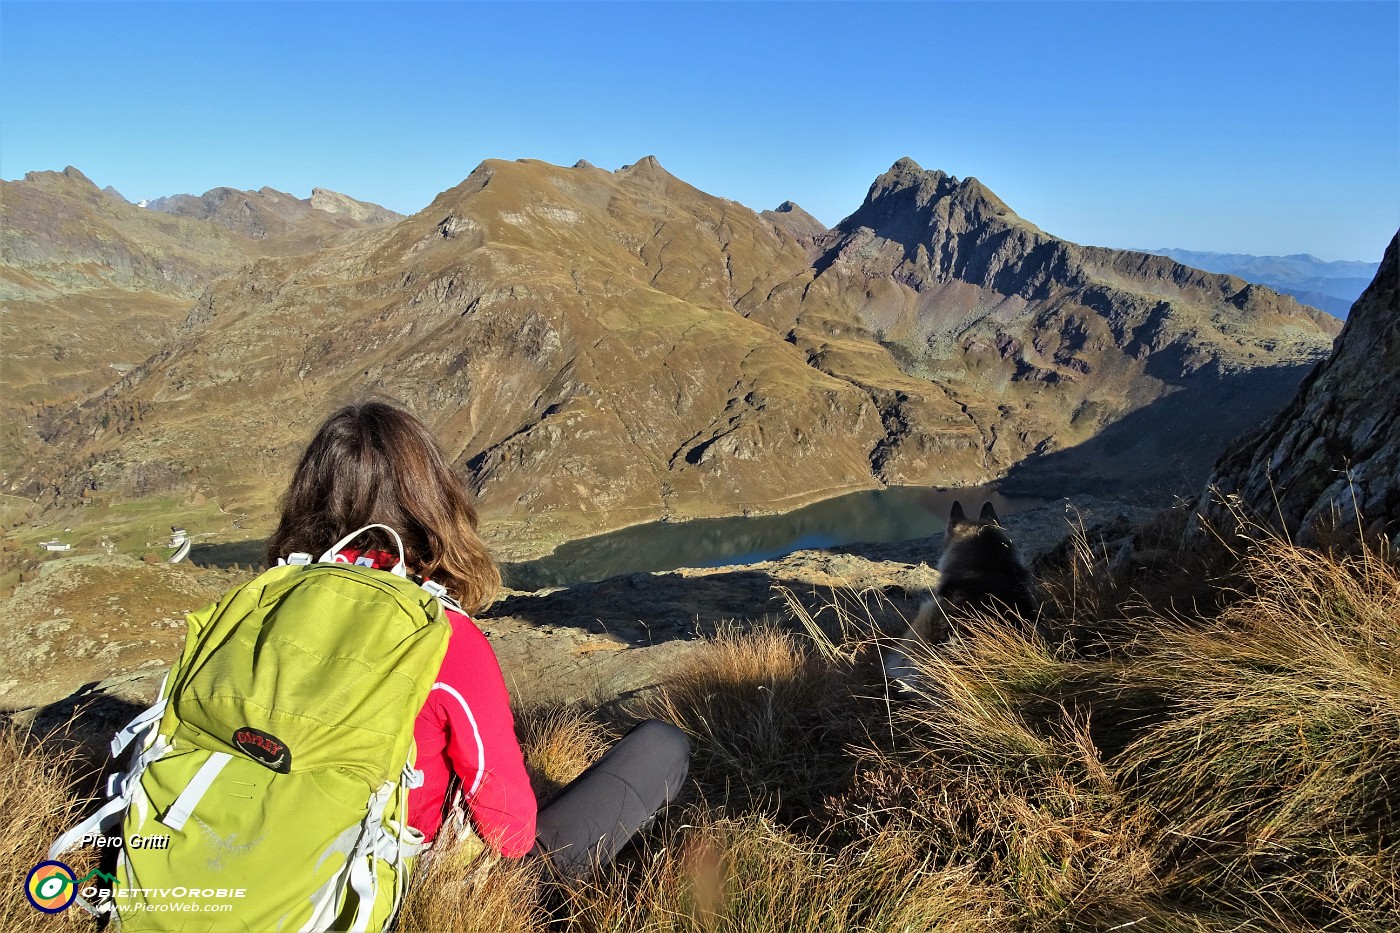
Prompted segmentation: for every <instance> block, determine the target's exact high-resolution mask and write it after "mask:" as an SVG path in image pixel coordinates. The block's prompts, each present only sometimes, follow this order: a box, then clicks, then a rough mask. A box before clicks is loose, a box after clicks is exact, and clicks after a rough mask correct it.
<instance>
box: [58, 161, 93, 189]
mask: <svg viewBox="0 0 1400 933" xmlns="http://www.w3.org/2000/svg"><path fill="white" fill-rule="evenodd" d="M63 177H64V178H68V179H71V180H73V181H80V182H83V183H85V184H89V185H92V186H93V187H94V188H96V187H97V185H95V184H93V181H92V179H91V178H88V177H87V176H86V175H84V174H83V173H82V172H80V171H78V170H77V169H76V168H74V167H73V166H71V165H69V166H67V167H66V168H64V170H63Z"/></svg>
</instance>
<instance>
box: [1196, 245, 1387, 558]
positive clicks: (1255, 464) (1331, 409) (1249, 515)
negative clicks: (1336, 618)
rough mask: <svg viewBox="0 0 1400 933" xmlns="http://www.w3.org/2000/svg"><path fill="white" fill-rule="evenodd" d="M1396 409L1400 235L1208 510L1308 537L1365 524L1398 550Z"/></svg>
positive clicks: (1227, 472)
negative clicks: (1323, 354)
mask: <svg viewBox="0 0 1400 933" xmlns="http://www.w3.org/2000/svg"><path fill="white" fill-rule="evenodd" d="M1398 412H1400V234H1397V236H1396V237H1395V238H1394V239H1392V240H1391V241H1390V245H1389V246H1388V247H1387V248H1386V251H1385V258H1384V259H1383V260H1382V261H1381V265H1380V268H1379V270H1378V271H1377V273H1376V277H1375V279H1374V280H1373V281H1372V282H1371V284H1370V286H1369V287H1368V288H1367V289H1366V291H1365V292H1363V293H1362V295H1361V297H1360V298H1358V299H1357V301H1356V304H1355V305H1353V306H1352V312H1351V314H1350V316H1349V317H1348V318H1347V323H1346V327H1345V328H1343V330H1342V333H1341V335H1340V336H1339V337H1338V338H1337V345H1336V348H1335V349H1334V351H1333V352H1332V355H1331V356H1330V357H1329V358H1328V359H1327V360H1326V361H1325V362H1323V363H1322V364H1320V365H1319V366H1318V367H1317V368H1316V369H1315V370H1314V371H1313V372H1312V373H1311V374H1309V376H1308V377H1307V379H1305V380H1304V381H1303V384H1302V385H1301V386H1300V387H1299V389H1298V392H1297V394H1296V395H1295V396H1294V398H1293V400H1292V401H1291V402H1289V403H1288V405H1287V406H1286V407H1285V408H1284V409H1283V410H1282V411H1280V412H1279V413H1278V414H1277V416H1276V417H1274V418H1273V419H1272V420H1271V421H1269V422H1267V423H1266V424H1264V425H1263V426H1262V427H1260V428H1259V429H1258V430H1256V431H1253V432H1251V433H1249V434H1248V435H1246V436H1245V437H1243V438H1241V439H1240V441H1239V442H1238V443H1236V444H1235V445H1234V446H1233V447H1231V449H1230V450H1229V451H1228V452H1227V453H1226V454H1225V456H1224V457H1222V458H1221V460H1220V462H1219V464H1218V465H1217V466H1216V469H1215V472H1214V474H1213V475H1212V476H1211V478H1210V480H1209V484H1208V490H1207V493H1206V495H1205V496H1204V497H1203V501H1204V502H1205V503H1206V504H1205V505H1204V507H1203V515H1204V516H1205V517H1207V518H1209V519H1210V520H1211V522H1212V523H1213V524H1214V525H1215V526H1216V527H1217V528H1224V529H1227V531H1228V530H1230V529H1233V528H1234V527H1235V525H1236V520H1237V519H1238V518H1244V519H1245V520H1247V521H1249V522H1252V523H1257V524H1258V525H1259V526H1262V527H1266V528H1271V529H1273V530H1275V531H1278V532H1281V533H1284V534H1286V535H1288V536H1290V537H1291V538H1292V539H1293V540H1295V541H1298V542H1299V543H1301V544H1305V545H1316V544H1322V543H1326V542H1328V541H1332V540H1337V539H1339V538H1340V539H1345V538H1348V537H1353V538H1354V537H1355V535H1356V534H1357V533H1360V534H1362V535H1364V536H1365V537H1366V538H1368V539H1369V540H1371V541H1372V542H1373V543H1374V542H1376V541H1378V540H1379V539H1386V540H1388V541H1389V542H1390V543H1391V546H1392V553H1400V417H1398V416H1397V413H1398ZM1196 533H1197V534H1199V533H1200V531H1199V530H1198V531H1197V532H1196Z"/></svg>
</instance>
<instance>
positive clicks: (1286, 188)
mask: <svg viewBox="0 0 1400 933" xmlns="http://www.w3.org/2000/svg"><path fill="white" fill-rule="evenodd" d="M0 95H3V96H0V176H3V177H4V178H5V179H15V178H18V177H22V176H23V174H24V173H25V172H26V171H33V170H36V169H60V168H62V167H63V166H65V165H69V164H71V165H75V166H77V167H78V168H80V169H82V170H83V171H84V172H85V173H87V174H88V176H89V177H91V178H92V179H93V180H94V181H96V182H97V183H98V184H99V185H109V184H110V185H114V186H115V187H116V188H118V189H119V190H120V191H121V192H122V193H123V194H124V195H126V196H127V197H129V198H131V199H133V200H138V199H141V198H151V197H156V196H159V195H164V194H173V193H177V192H192V193H201V192H203V191H205V190H207V189H209V188H212V187H216V186H219V185H229V186H232V187H237V188H257V187H261V186H263V185H270V186H272V187H274V188H278V189H281V190H284V191H290V192H292V193H293V194H296V195H298V196H300V197H306V196H307V195H309V194H310V190H311V188H312V186H314V185H320V186H324V187H329V188H333V189H335V190H338V191H343V192H345V193H347V194H350V195H353V196H355V197H358V198H363V199H365V200H370V201H376V202H379V203H381V204H384V205H386V206H388V207H391V208H394V209H395V210H399V211H403V212H405V213H411V212H414V211H417V210H419V209H421V208H423V207H424V206H426V205H427V204H428V202H429V201H431V199H432V198H433V196H434V195H436V194H437V193H438V192H439V191H441V190H443V189H444V188H447V187H450V186H451V185H454V184H456V183H457V182H459V181H461V179H463V178H464V177H466V175H467V174H468V173H469V172H470V171H471V170H472V168H473V167H474V166H475V165H476V164H477V163H479V162H480V161H481V160H482V159H486V158H507V159H515V158H538V159H544V160H546V161H550V162H556V163H561V164H572V163H573V162H575V161H576V160H578V159H580V158H584V159H588V160H589V161H590V162H593V163H595V164H596V165H599V166H601V167H604V168H617V167H618V166H621V165H623V164H626V163H630V162H634V161H636V160H637V159H639V158H640V157H642V156H643V155H647V154H654V155H656V156H657V157H658V158H659V159H660V160H661V163H662V164H663V165H664V166H666V168H668V169H669V170H670V171H671V172H673V173H674V174H676V175H678V176H680V177H681V178H683V179H685V180H686V181H689V182H690V183H692V184H694V185H696V186H697V187H700V188H702V189H704V190H706V191H709V192H710V193H712V194H716V195H721V196H724V197H728V198H732V199H734V200H737V201H740V202H742V203H744V204H747V205H749V206H750V207H753V208H755V209H759V210H761V209H764V208H769V207H773V206H776V205H777V204H778V203H779V202H781V201H783V200H785V199H789V198H790V199H792V200H794V201H797V202H798V203H799V204H801V205H802V206H803V207H805V208H807V209H808V210H810V211H811V212H812V213H814V214H815V215H816V216H817V217H818V218H820V219H821V220H822V221H823V222H825V223H828V224H833V223H835V222H837V221H838V220H840V219H841V218H842V217H844V216H845V215H846V214H848V213H850V212H851V211H853V210H854V209H855V208H856V207H857V206H858V205H859V203H860V201H861V199H862V198H863V197H864V195H865V192H866V190H867V188H868V187H869V185H870V183H871V181H872V180H874V178H875V176H876V175H878V174H879V173H880V172H882V171H884V170H885V169H887V168H888V167H889V166H890V164H891V163H893V162H894V161H895V160H896V159H898V158H899V157H901V156H910V157H912V158H914V159H915V160H916V161H918V162H919V163H920V164H921V165H923V166H924V167H925V168H940V169H943V170H944V171H947V172H950V173H952V174H955V175H958V176H960V177H961V176H967V175H975V176H977V177H978V178H980V179H981V180H982V181H983V182H984V183H986V184H987V185H988V187H990V188H991V189H992V190H994V191H996V192H997V193H998V194H999V195H1001V196H1002V198H1003V199H1004V200H1006V201H1007V203H1008V204H1010V205H1011V207H1012V208H1014V209H1015V210H1016V211H1017V212H1019V213H1020V214H1021V215H1022V216H1024V217H1026V218H1027V219H1029V220H1031V221H1032V222H1034V223H1036V224H1038V225H1039V226H1040V227H1042V228H1043V229H1045V230H1047V231H1048V232H1050V233H1053V234H1056V235H1059V236H1063V237H1066V238H1068V239H1071V240H1074V241H1076V242H1080V243H1090V244H1096V245H1105V246H1118V247H1162V246H1175V247H1181V248H1186V249H1198V250H1215V251H1223V252H1248V253H1255V254H1286V253H1300V252H1307V253H1312V254H1314V255H1316V256H1320V257H1322V258H1324V259H1364V260H1368V261H1373V262H1374V261H1378V260H1379V259H1380V256H1381V253H1382V251H1383V250H1384V247H1385V244H1386V243H1387V242H1388V241H1389V239H1390V237H1391V236H1392V235H1393V234H1394V232H1395V229H1396V227H1397V225H1400V4H1397V3H1395V2H1383V3H1316V4H1312V3H1263V2H1252V3H1135V2H1120V3H1068V2H1066V3H1060V2H1041V3H999V2H984V3H876V2H869V3H805V2H788V3H772V4H760V3H747V2H730V3H641V2H636V3H592V2H575V3H563V4H558V3H543V2H541V3H429V4H419V3H384V2H379V3H371V2H364V3H319V4H291V3H251V4H223V3H188V2H187V3H165V4H140V3H120V2H109V3H88V4H70V3H19V2H9V0H3V2H0Z"/></svg>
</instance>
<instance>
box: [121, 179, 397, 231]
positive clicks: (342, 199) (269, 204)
mask: <svg viewBox="0 0 1400 933" xmlns="http://www.w3.org/2000/svg"><path fill="white" fill-rule="evenodd" d="M141 206H142V207H145V208H147V209H149V210H153V211H160V212H161V213H164V214H175V215H177V216H180V217H196V218H199V219H201V220H211V221H213V222H214V223H216V224H218V225H219V226H221V227H224V228H226V229H228V230H232V231H233V232H234V233H239V234H242V235H243V236H247V237H252V238H253V239H255V240H261V239H265V238H267V237H270V236H287V235H301V236H306V235H308V234H309V235H316V234H320V235H325V234H330V233H335V232H337V231H339V230H349V229H355V228H358V227H372V226H378V225H380V224H385V223H392V222H393V221H395V220H402V219H403V215H402V214H397V213H395V212H394V211H391V210H389V209H388V208H386V207H380V206H379V205H378V204H370V203H369V202H366V201H357V200H355V199H354V198H351V197H347V196H346V195H343V194H339V193H337V192H335V191H330V190H328V189H326V188H315V189H313V190H312V192H311V197H309V198H298V197H297V196H296V195H292V194H288V193H287V192H285V191H278V190H277V189H276V188H259V189H258V190H257V191H239V190H238V189H236V188H214V189H212V190H210V191H206V192H204V194H202V195H200V196H199V197H195V196H194V195H192V194H173V195H171V196H169V197H165V198H156V199H154V200H152V201H144V202H142V204H141Z"/></svg>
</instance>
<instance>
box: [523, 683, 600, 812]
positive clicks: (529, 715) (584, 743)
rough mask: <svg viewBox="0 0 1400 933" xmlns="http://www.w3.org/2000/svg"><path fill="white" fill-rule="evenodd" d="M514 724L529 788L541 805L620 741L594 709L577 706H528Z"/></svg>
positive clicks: (557, 704) (571, 704) (554, 704)
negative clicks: (522, 754)
mask: <svg viewBox="0 0 1400 933" xmlns="http://www.w3.org/2000/svg"><path fill="white" fill-rule="evenodd" d="M515 723H516V734H517V737H518V738H519V739H520V749H521V751H522V752H524V755H525V770H526V771H527V772H528V774H529V776H530V786H531V787H532V788H533V790H534V791H535V797H536V799H538V800H539V801H540V803H541V804H543V803H545V802H547V801H548V800H549V799H550V798H552V797H553V796H554V795H555V794H557V793H558V792H559V791H560V790H561V789H562V788H563V787H564V786H565V785H567V784H568V783H569V782H570V781H572V780H573V779H574V778H576V777H578V776H579V775H580V774H582V773H583V771H584V769H585V768H587V767H588V766H589V765H591V764H593V762H595V761H597V760H598V759H599V758H601V757H602V755H603V753H604V752H605V751H607V750H608V748H609V746H611V745H612V743H613V741H614V740H615V739H616V738H617V736H615V735H613V734H612V732H611V730H609V729H608V728H607V727H606V726H605V725H604V724H603V723H602V722H601V721H600V720H599V719H598V716H597V714H596V712H595V711H594V710H590V709H588V708H586V707H584V706H581V705H579V704H576V703H550V704H545V705H539V706H533V707H528V708H526V709H523V710H520V711H518V712H517V713H516V717H515Z"/></svg>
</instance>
